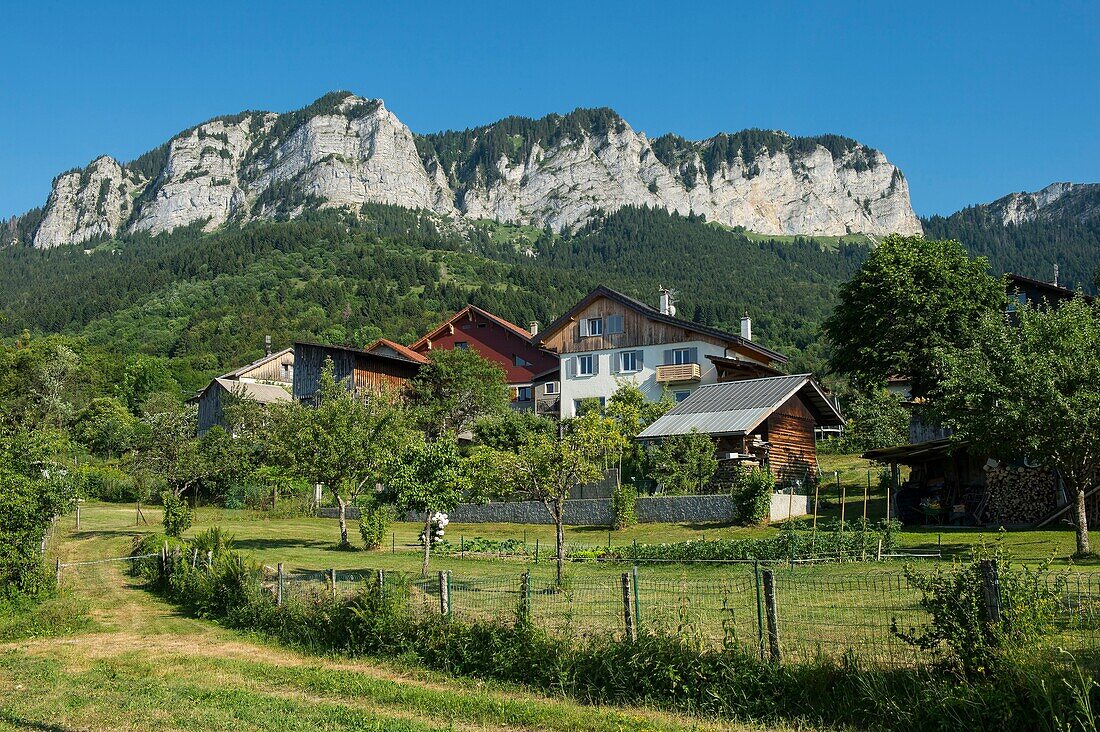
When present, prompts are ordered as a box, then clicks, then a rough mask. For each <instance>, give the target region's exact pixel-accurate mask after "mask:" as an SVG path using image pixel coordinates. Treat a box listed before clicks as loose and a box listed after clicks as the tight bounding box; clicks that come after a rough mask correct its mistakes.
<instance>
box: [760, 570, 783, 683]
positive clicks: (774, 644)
mask: <svg viewBox="0 0 1100 732" xmlns="http://www.w3.org/2000/svg"><path fill="white" fill-rule="evenodd" d="M763 579H764V610H765V612H766V613H767V616H768V649H769V651H770V657H771V660H772V663H779V661H780V654H779V618H778V616H777V614H776V607H775V576H774V575H773V574H772V571H771V570H770V569H765V570H764V572H763Z"/></svg>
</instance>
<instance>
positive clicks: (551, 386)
mask: <svg viewBox="0 0 1100 732" xmlns="http://www.w3.org/2000/svg"><path fill="white" fill-rule="evenodd" d="M542 393H543V394H557V393H558V382H556V381H547V382H546V386H545V387H543V390H542Z"/></svg>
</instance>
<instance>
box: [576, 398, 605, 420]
mask: <svg viewBox="0 0 1100 732" xmlns="http://www.w3.org/2000/svg"><path fill="white" fill-rule="evenodd" d="M597 404H599V406H600V409H603V408H604V406H605V404H606V399H604V397H585V398H584V399H574V400H573V414H574V416H577V417H582V416H584V414H585V413H586V412H587V411H588V410H589V409H592V408H594V407H595V406H596V405H597Z"/></svg>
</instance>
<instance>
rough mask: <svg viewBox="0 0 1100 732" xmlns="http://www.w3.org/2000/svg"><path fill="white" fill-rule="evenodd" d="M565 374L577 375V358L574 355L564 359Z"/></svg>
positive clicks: (571, 376) (570, 376) (568, 375)
mask: <svg viewBox="0 0 1100 732" xmlns="http://www.w3.org/2000/svg"><path fill="white" fill-rule="evenodd" d="M565 375H566V376H567V377H569V378H573V377H574V376H576V375H577V358H576V357H575V356H570V357H569V358H567V359H565Z"/></svg>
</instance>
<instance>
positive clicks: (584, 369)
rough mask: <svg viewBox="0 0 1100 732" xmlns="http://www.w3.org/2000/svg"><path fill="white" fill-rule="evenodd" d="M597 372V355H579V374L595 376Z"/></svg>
mask: <svg viewBox="0 0 1100 732" xmlns="http://www.w3.org/2000/svg"><path fill="white" fill-rule="evenodd" d="M595 373H596V357H595V356H592V355H588V356H577V376H593V375H595Z"/></svg>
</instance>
